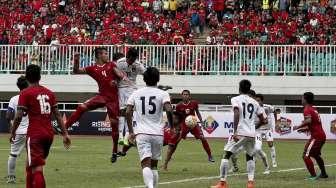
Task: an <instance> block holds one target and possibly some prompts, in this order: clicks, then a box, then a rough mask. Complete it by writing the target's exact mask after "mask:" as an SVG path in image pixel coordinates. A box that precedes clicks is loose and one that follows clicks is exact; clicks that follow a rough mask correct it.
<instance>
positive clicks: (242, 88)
mask: <svg viewBox="0 0 336 188" xmlns="http://www.w3.org/2000/svg"><path fill="white" fill-rule="evenodd" d="M250 89H251V82H250V81H249V80H242V81H240V82H239V93H241V94H248V92H249V91H250Z"/></svg>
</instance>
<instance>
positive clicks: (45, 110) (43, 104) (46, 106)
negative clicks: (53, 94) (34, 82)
mask: <svg viewBox="0 0 336 188" xmlns="http://www.w3.org/2000/svg"><path fill="white" fill-rule="evenodd" d="M36 99H37V100H38V101H39V103H40V108H41V114H50V103H49V102H48V100H49V96H48V95H38V96H37V98H36Z"/></svg>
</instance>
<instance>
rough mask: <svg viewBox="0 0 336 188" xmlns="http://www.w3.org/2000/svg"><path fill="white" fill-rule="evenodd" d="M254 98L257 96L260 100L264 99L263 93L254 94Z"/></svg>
mask: <svg viewBox="0 0 336 188" xmlns="http://www.w3.org/2000/svg"><path fill="white" fill-rule="evenodd" d="M256 98H259V99H260V100H261V101H264V95H262V94H261V93H258V94H256Z"/></svg>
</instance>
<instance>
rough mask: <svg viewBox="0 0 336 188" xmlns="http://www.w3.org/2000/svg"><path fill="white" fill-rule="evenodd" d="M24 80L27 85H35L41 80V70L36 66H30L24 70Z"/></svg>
mask: <svg viewBox="0 0 336 188" xmlns="http://www.w3.org/2000/svg"><path fill="white" fill-rule="evenodd" d="M26 79H27V80H28V82H29V83H36V82H39V81H40V80H41V68H40V67H39V66H38V65H34V64H30V65H28V67H27V68H26Z"/></svg>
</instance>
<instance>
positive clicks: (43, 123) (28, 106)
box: [18, 86, 57, 137]
mask: <svg viewBox="0 0 336 188" xmlns="http://www.w3.org/2000/svg"><path fill="white" fill-rule="evenodd" d="M56 105H57V103H56V97H55V95H54V93H53V92H52V91H50V90H49V89H47V88H45V87H43V86H31V87H28V88H27V89H24V90H23V91H21V93H20V97H19V102H18V106H20V107H22V108H23V109H25V110H26V111H27V113H28V117H29V125H28V130H27V135H28V136H29V137H41V136H50V137H51V136H53V135H54V131H53V128H52V126H51V115H52V113H51V108H52V107H54V106H56Z"/></svg>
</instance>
